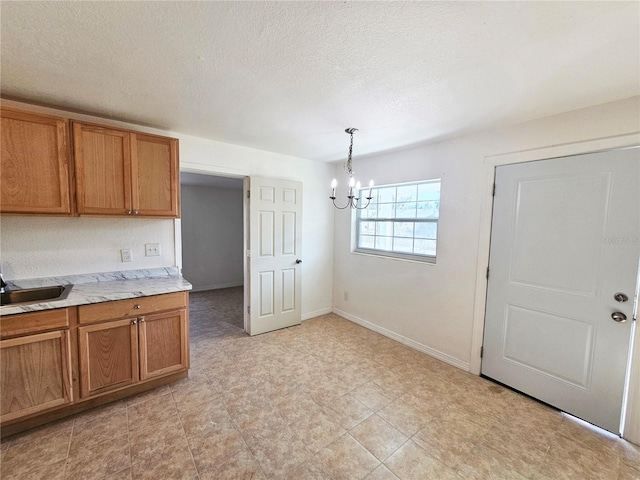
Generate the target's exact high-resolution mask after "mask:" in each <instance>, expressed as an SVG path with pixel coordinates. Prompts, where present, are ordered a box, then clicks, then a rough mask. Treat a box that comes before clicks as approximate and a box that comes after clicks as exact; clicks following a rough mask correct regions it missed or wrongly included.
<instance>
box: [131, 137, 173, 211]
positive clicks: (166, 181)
mask: <svg viewBox="0 0 640 480" xmlns="http://www.w3.org/2000/svg"><path fill="white" fill-rule="evenodd" d="M131 167H132V182H133V192H132V196H133V211H134V213H135V212H137V214H138V215H147V216H149V215H152V216H163V217H178V216H179V195H178V189H179V180H178V175H179V174H178V140H176V139H175V138H166V137H157V136H153V135H143V134H140V133H134V134H131Z"/></svg>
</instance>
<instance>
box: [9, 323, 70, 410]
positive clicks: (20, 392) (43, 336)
mask: <svg viewBox="0 0 640 480" xmlns="http://www.w3.org/2000/svg"><path fill="white" fill-rule="evenodd" d="M0 360H1V361H0V371H1V375H0V377H1V380H0V387H1V390H0V392H1V393H0V395H1V398H2V402H1V404H0V408H1V418H0V420H1V421H2V422H6V421H9V420H14V419H16V418H19V417H23V416H26V415H30V414H33V413H37V412H41V411H44V410H47V409H49V408H53V407H58V406H61V405H66V404H69V403H71V402H72V400H73V393H72V389H71V381H70V379H71V357H70V348H69V332H68V330H61V331H57V332H49V333H40V334H37V335H28V336H24V337H19V338H13V339H10V340H2V341H1V342H0Z"/></svg>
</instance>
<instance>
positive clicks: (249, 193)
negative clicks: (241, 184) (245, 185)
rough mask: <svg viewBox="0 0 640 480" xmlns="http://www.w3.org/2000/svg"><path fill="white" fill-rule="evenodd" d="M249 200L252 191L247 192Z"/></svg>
mask: <svg viewBox="0 0 640 480" xmlns="http://www.w3.org/2000/svg"><path fill="white" fill-rule="evenodd" d="M247 198H251V190H247Z"/></svg>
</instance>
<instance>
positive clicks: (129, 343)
mask: <svg viewBox="0 0 640 480" xmlns="http://www.w3.org/2000/svg"><path fill="white" fill-rule="evenodd" d="M136 323H137V321H136V320H134V319H130V318H129V319H125V320H117V321H114V322H107V323H100V324H97V325H89V326H86V327H78V342H79V345H80V352H79V353H80V355H79V363H80V396H81V397H82V398H85V397H88V396H90V395H97V394H100V393H103V392H106V391H109V390H114V389H117V388H120V387H125V386H127V385H131V384H133V383H135V382H137V381H138V333H137V326H136Z"/></svg>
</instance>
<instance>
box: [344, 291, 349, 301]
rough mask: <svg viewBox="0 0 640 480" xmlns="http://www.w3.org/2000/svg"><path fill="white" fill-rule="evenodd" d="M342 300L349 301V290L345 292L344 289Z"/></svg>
mask: <svg viewBox="0 0 640 480" xmlns="http://www.w3.org/2000/svg"><path fill="white" fill-rule="evenodd" d="M344 301H345V302H348V301H349V292H347V291H346V290H345V291H344Z"/></svg>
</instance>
